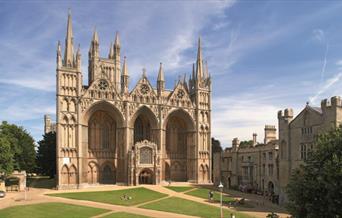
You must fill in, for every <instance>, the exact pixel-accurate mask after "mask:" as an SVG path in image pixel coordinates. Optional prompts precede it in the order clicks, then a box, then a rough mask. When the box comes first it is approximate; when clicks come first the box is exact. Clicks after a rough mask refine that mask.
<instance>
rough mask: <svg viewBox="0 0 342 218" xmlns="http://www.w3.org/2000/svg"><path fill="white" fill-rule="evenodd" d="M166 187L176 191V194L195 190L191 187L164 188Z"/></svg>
mask: <svg viewBox="0 0 342 218" xmlns="http://www.w3.org/2000/svg"><path fill="white" fill-rule="evenodd" d="M164 187H165V188H168V189H171V190H172V191H175V192H185V191H189V190H191V189H194V187H190V186H164Z"/></svg>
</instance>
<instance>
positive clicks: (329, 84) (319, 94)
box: [310, 72, 342, 103]
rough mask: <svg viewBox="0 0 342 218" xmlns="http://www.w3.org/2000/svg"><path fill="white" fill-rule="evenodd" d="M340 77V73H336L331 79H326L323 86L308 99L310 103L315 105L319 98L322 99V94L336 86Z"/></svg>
mask: <svg viewBox="0 0 342 218" xmlns="http://www.w3.org/2000/svg"><path fill="white" fill-rule="evenodd" d="M341 77H342V72H340V73H337V74H336V75H334V76H333V77H332V78H330V79H327V80H326V81H325V82H324V84H323V85H322V86H321V87H320V88H319V89H318V91H317V92H316V94H315V95H314V96H311V97H310V102H311V103H317V100H319V98H320V97H322V95H323V94H325V93H326V92H327V91H329V89H330V88H331V87H332V86H333V85H334V84H336V83H337V82H339V81H340V79H341Z"/></svg>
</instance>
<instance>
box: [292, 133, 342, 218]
mask: <svg viewBox="0 0 342 218" xmlns="http://www.w3.org/2000/svg"><path fill="white" fill-rule="evenodd" d="M287 194H288V197H289V204H288V210H289V211H290V213H291V214H292V215H293V216H294V217H333V218H334V217H335V218H336V217H341V216H342V129H341V127H340V128H337V129H336V130H332V131H330V132H328V133H325V134H322V135H320V136H319V137H318V138H317V140H316V141H315V149H314V150H313V151H312V152H310V154H309V155H308V159H307V160H306V161H305V163H304V164H303V165H301V166H300V167H299V168H298V169H297V170H295V171H294V172H293V174H292V176H291V178H290V182H289V184H288V186H287Z"/></svg>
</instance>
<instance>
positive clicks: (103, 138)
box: [88, 111, 116, 150]
mask: <svg viewBox="0 0 342 218" xmlns="http://www.w3.org/2000/svg"><path fill="white" fill-rule="evenodd" d="M115 143H116V122H115V120H114V119H113V118H112V117H111V116H109V115H108V114H106V113H105V112H104V111H97V112H95V113H94V114H93V115H92V116H91V117H90V119H89V123H88V144H89V149H93V150H98V149H114V148H115Z"/></svg>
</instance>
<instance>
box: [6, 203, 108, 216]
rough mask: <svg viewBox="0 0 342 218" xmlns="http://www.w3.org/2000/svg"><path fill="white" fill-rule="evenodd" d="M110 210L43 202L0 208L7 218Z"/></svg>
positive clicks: (88, 214)
mask: <svg viewBox="0 0 342 218" xmlns="http://www.w3.org/2000/svg"><path fill="white" fill-rule="evenodd" d="M107 211H108V210H104V209H99V208H93V207H84V206H78V205H71V204H63V203H43V204H32V205H25V206H14V207H9V208H5V209H2V210H0V217H6V218H23V217H30V218H46V217H49V218H60V217H63V218H86V217H92V216H95V215H99V214H101V213H105V212H107Z"/></svg>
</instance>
